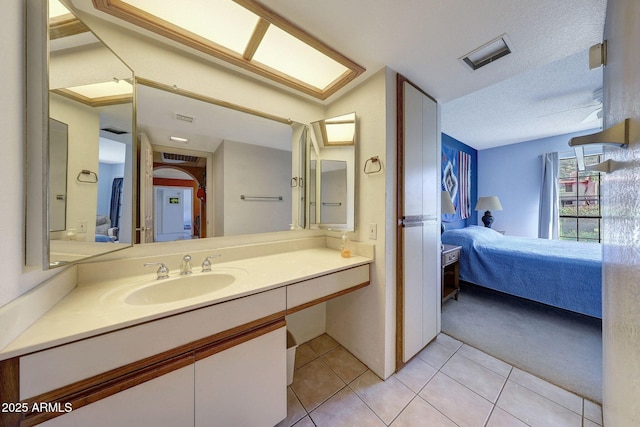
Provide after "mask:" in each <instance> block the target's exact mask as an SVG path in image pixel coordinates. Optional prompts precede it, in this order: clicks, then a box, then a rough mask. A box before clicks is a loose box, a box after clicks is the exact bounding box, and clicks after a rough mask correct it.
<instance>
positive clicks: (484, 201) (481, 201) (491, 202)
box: [475, 196, 502, 228]
mask: <svg viewBox="0 0 640 427" xmlns="http://www.w3.org/2000/svg"><path fill="white" fill-rule="evenodd" d="M475 210H477V211H485V212H484V216H483V217H482V222H483V223H484V226H485V227H487V228H491V224H492V223H493V216H491V211H501V210H502V205H501V204H500V200H498V196H487V197H478V203H476V208H475Z"/></svg>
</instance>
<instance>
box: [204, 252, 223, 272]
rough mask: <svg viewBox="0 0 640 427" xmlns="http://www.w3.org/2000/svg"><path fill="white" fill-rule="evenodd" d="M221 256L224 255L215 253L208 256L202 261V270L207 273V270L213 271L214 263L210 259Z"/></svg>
mask: <svg viewBox="0 0 640 427" xmlns="http://www.w3.org/2000/svg"><path fill="white" fill-rule="evenodd" d="M221 256H222V255H220V254H215V255H209V256H208V257H206V258H205V259H204V261H202V272H203V273H206V272H207V271H211V266H212V263H211V261H209V260H210V259H211V258H220V257H221Z"/></svg>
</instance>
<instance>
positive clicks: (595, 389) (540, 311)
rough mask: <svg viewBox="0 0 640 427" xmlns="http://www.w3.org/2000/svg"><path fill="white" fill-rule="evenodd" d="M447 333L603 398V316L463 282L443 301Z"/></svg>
mask: <svg viewBox="0 0 640 427" xmlns="http://www.w3.org/2000/svg"><path fill="white" fill-rule="evenodd" d="M442 332H444V333H446V334H447V335H450V336H452V337H454V338H457V339H459V340H460V341H463V342H464V343H466V344H469V345H471V346H473V347H476V348H477V349H479V350H482V351H484V352H486V353H489V354H491V355H492V356H495V357H497V358H498V359H501V360H503V361H505V362H507V363H509V364H510V365H513V366H515V367H517V368H520V369H522V370H524V371H527V372H529V373H531V374H533V375H536V376H538V377H540V378H543V379H545V380H547V381H549V382H551V383H553V384H555V385H557V386H559V387H562V388H564V389H565V390H568V391H571V392H573V393H576V394H578V395H580V396H582V397H585V398H587V399H589V400H592V401H594V402H597V403H602V322H601V320H600V319H595V318H592V317H588V316H583V315H580V314H576V313H572V312H568V311H565V310H561V309H557V308H554V307H550V306H547V305H544V304H539V303H536V302H533V301H528V300H524V299H521V298H517V297H513V296H510V295H506V294H503V293H500V292H495V291H493V290H491V289H487V288H483V287H480V286H475V285H472V284H468V283H462V284H461V292H460V297H459V299H458V301H456V300H454V299H450V300H448V301H446V302H445V303H444V304H443V306H442Z"/></svg>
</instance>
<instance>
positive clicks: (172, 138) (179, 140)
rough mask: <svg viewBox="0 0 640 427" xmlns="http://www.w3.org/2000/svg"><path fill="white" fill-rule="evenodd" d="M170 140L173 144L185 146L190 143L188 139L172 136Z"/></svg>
mask: <svg viewBox="0 0 640 427" xmlns="http://www.w3.org/2000/svg"><path fill="white" fill-rule="evenodd" d="M169 139H170V140H171V141H173V142H182V143H183V144H186V143H187V142H189V140H188V139H187V138H181V137H179V136H170V137H169Z"/></svg>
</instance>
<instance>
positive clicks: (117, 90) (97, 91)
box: [53, 80, 133, 107]
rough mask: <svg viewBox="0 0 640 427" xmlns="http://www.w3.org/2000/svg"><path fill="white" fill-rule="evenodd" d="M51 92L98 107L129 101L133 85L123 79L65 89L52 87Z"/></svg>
mask: <svg viewBox="0 0 640 427" xmlns="http://www.w3.org/2000/svg"><path fill="white" fill-rule="evenodd" d="M53 92H55V93H57V94H58V95H62V96H66V97H67V98H71V99H73V100H75V101H79V102H82V103H83V104H86V105H89V106H91V107H100V106H105V105H114V104H124V103H128V102H131V100H132V97H133V86H132V85H131V83H129V82H127V81H125V80H114V81H110V82H103V83H93V84H88V85H82V86H75V87H69V88H65V89H53Z"/></svg>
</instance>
